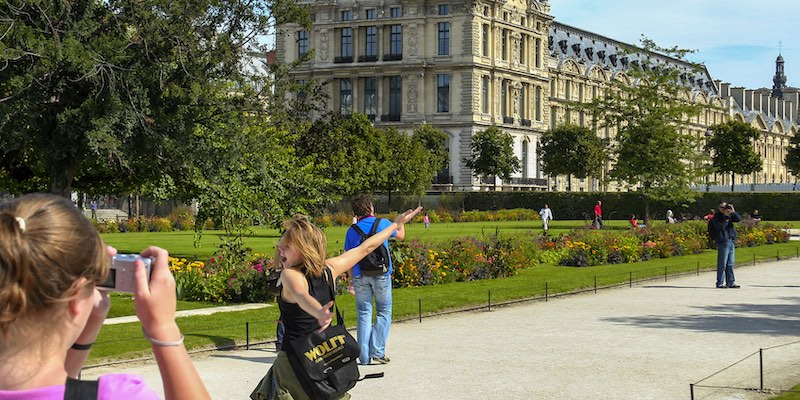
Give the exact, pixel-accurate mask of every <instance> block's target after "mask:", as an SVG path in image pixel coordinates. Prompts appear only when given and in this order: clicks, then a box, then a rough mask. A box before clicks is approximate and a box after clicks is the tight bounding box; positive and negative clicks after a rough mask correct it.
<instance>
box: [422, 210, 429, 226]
mask: <svg viewBox="0 0 800 400" xmlns="http://www.w3.org/2000/svg"><path fill="white" fill-rule="evenodd" d="M422 222H423V223H425V229H428V228H429V227H430V226H431V217H429V216H428V213H427V212H426V213H425V216H424V217H422Z"/></svg>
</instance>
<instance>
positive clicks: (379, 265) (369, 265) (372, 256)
mask: <svg viewBox="0 0 800 400" xmlns="http://www.w3.org/2000/svg"><path fill="white" fill-rule="evenodd" d="M380 222H381V219H380V218H375V222H373V223H372V229H370V230H369V235H367V234H366V233H364V231H362V230H361V228H359V227H358V224H353V225H352V226H351V227H352V228H353V229H354V230H355V231H356V233H358V235H359V236H361V242H362V243H363V242H364V241H365V240H367V238H369V237H372V236H373V235H374V234H375V233H376V232H377V231H378V225H379V224H380ZM358 265H359V267H360V268H361V274H362V275H365V276H380V275H383V274H385V273H387V272H388V271H389V250H388V249H387V248H386V246H384V244H383V243H381V245H380V246H378V247H377V248H375V250H372V253H369V254H367V256H366V257H364V258H363V259H362V260H361V261H359V262H358Z"/></svg>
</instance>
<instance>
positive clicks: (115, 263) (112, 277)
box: [97, 254, 153, 293]
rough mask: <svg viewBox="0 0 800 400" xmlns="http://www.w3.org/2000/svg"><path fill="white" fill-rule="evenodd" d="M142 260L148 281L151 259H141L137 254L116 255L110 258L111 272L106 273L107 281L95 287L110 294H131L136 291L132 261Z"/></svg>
mask: <svg viewBox="0 0 800 400" xmlns="http://www.w3.org/2000/svg"><path fill="white" fill-rule="evenodd" d="M136 260H142V262H143V263H144V267H145V270H146V272H147V279H148V281H149V280H150V273H151V272H152V270H153V269H152V265H153V259H152V258H148V257H142V256H140V255H138V254H117V255H115V256H114V257H111V270H110V271H109V272H108V279H106V281H105V282H102V283H99V284H98V285H97V286H98V287H100V288H105V289H107V290H110V291H112V292H124V293H133V292H134V291H135V289H136V276H135V275H134V271H135V270H136V269H135V268H134V266H133V263H134V261H136Z"/></svg>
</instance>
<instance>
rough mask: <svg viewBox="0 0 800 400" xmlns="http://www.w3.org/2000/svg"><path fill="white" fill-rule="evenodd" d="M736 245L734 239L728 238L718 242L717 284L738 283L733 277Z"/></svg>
mask: <svg viewBox="0 0 800 400" xmlns="http://www.w3.org/2000/svg"><path fill="white" fill-rule="evenodd" d="M735 250H736V245H735V243H734V242H733V240H730V239H726V240H725V241H723V242H721V243H717V286H726V283H727V286H728V287H731V286H733V285H735V284H736V280H735V279H734V277H733V264H734V262H735V254H734V252H735Z"/></svg>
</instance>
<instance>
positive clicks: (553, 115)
mask: <svg viewBox="0 0 800 400" xmlns="http://www.w3.org/2000/svg"><path fill="white" fill-rule="evenodd" d="M557 119H558V109H556V108H555V107H552V108H550V128H551V129H556V127H557V126H558V121H557Z"/></svg>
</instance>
